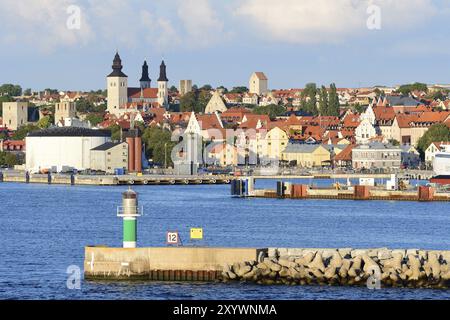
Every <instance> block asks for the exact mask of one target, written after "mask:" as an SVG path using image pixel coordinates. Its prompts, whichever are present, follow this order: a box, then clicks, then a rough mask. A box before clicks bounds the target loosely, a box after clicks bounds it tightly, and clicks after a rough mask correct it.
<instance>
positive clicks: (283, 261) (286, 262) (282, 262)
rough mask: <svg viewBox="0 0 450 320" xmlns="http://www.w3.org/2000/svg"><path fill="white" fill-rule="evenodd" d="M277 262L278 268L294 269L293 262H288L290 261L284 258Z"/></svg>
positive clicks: (294, 264)
mask: <svg viewBox="0 0 450 320" xmlns="http://www.w3.org/2000/svg"><path fill="white" fill-rule="evenodd" d="M277 262H278V264H279V265H280V266H282V267H286V268H289V267H295V266H296V263H295V262H292V261H290V259H286V258H280V259H278V261H277Z"/></svg>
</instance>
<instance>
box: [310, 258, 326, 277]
mask: <svg viewBox="0 0 450 320" xmlns="http://www.w3.org/2000/svg"><path fill="white" fill-rule="evenodd" d="M309 267H310V268H311V269H317V270H320V271H321V272H322V273H323V272H324V271H325V265H324V264H323V259H322V255H321V254H320V253H317V254H316V256H315V257H314V260H313V261H311V263H310V264H309Z"/></svg>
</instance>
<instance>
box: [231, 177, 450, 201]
mask: <svg viewBox="0 0 450 320" xmlns="http://www.w3.org/2000/svg"><path fill="white" fill-rule="evenodd" d="M392 179H393V180H395V181H392V183H391V186H390V188H386V187H384V186H375V185H374V186H369V185H355V186H341V185H340V184H335V185H333V186H329V187H313V186H309V185H305V184H293V183H291V182H284V181H278V182H277V185H276V189H255V180H254V178H240V179H237V180H233V181H232V182H231V195H232V196H234V197H241V198H277V199H327V200H388V201H450V192H449V190H448V188H447V189H436V188H435V187H431V186H417V187H412V188H411V187H409V188H407V187H405V188H404V189H403V190H402V189H400V188H399V186H398V182H397V180H396V178H392ZM387 184H389V181H388V182H387Z"/></svg>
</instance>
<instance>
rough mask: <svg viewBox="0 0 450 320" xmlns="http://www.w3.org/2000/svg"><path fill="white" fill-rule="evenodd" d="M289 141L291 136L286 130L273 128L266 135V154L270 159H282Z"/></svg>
mask: <svg viewBox="0 0 450 320" xmlns="http://www.w3.org/2000/svg"><path fill="white" fill-rule="evenodd" d="M288 142H289V137H288V135H287V133H286V132H285V131H284V130H282V129H280V128H279V127H275V128H273V129H272V130H270V131H268V132H267V134H266V136H265V137H264V145H265V150H264V151H265V152H264V156H265V157H266V158H268V159H275V160H281V158H282V153H283V151H284V150H285V149H286V146H287V145H288Z"/></svg>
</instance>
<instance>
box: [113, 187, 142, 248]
mask: <svg viewBox="0 0 450 320" xmlns="http://www.w3.org/2000/svg"><path fill="white" fill-rule="evenodd" d="M142 214H143V208H139V207H138V194H137V193H136V192H134V191H133V190H131V188H129V189H128V190H127V191H125V192H124V193H123V194H122V206H121V207H117V216H118V217H121V218H123V247H124V248H136V242H137V241H136V240H137V217H140V216H142Z"/></svg>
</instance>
